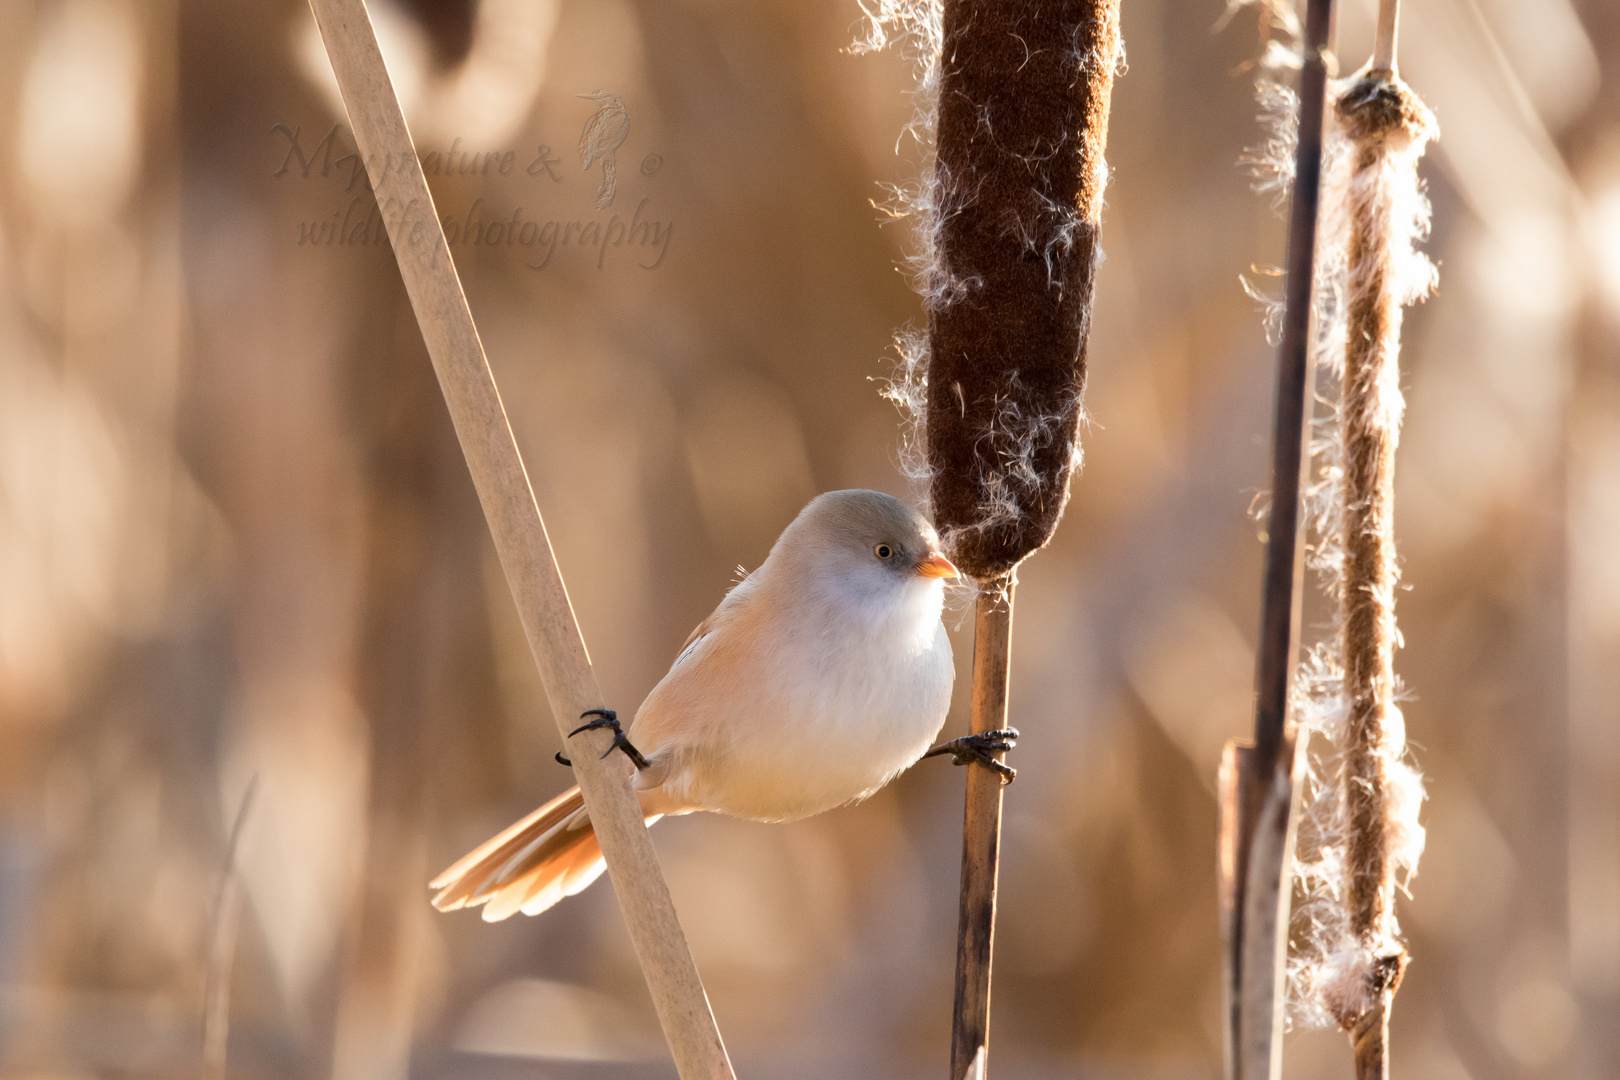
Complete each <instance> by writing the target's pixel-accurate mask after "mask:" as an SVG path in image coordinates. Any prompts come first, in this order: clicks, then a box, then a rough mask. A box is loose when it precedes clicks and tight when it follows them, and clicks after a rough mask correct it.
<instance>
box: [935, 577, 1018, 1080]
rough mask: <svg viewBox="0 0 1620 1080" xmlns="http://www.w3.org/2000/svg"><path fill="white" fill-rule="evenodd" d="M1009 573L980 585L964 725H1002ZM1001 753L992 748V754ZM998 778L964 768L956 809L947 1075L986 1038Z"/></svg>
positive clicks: (975, 1055) (981, 1059) (958, 1073)
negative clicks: (958, 881) (958, 878)
mask: <svg viewBox="0 0 1620 1080" xmlns="http://www.w3.org/2000/svg"><path fill="white" fill-rule="evenodd" d="M1015 584H1016V583H1015V582H1014V581H1013V579H1012V575H1010V574H1009V575H1008V576H1007V578H1006V579H1005V580H1003V581H998V582H992V583H990V587H989V588H986V589H983V590H981V591H980V593H979V595H978V597H977V599H976V601H975V610H974V620H973V700H972V704H971V706H970V710H969V718H968V723H969V729H968V730H969V731H970V732H971V733H972V734H974V735H978V734H980V733H981V732H986V731H997V730H1000V729H1002V728H1005V727H1006V726H1007V673H1008V663H1009V661H1010V659H1011V649H1012V616H1013V586H1014V585H1015ZM1005 757H1006V754H1005V753H1002V754H997V755H996V758H997V760H1003V759H1005ZM1005 786H1006V785H1004V784H1003V783H1002V782H1001V777H1000V776H998V775H997V774H995V773H993V772H991V771H990V770H989V769H983V768H971V769H969V770H968V771H967V793H966V796H965V798H964V800H963V812H962V892H961V902H960V910H959V912H958V932H957V939H956V1001H955V1010H954V1015H953V1017H952V1023H951V1076H952V1077H963V1076H969V1075H970V1074H971V1071H972V1070H973V1069H974V1068H977V1069H978V1073H979V1076H980V1078H981V1080H982V1078H983V1076H984V1070H985V1056H986V1054H987V1053H988V1052H989V1045H990V966H991V959H992V957H991V953H992V951H993V946H994V938H995V928H996V879H997V871H998V869H999V866H1000V852H1001V798H1002V789H1003V788H1004V787H1005Z"/></svg>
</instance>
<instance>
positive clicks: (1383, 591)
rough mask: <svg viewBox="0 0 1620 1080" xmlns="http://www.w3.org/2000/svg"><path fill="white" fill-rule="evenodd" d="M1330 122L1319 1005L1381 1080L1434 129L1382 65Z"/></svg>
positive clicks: (1392, 942)
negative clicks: (1412, 268) (1336, 579)
mask: <svg viewBox="0 0 1620 1080" xmlns="http://www.w3.org/2000/svg"><path fill="white" fill-rule="evenodd" d="M1384 7H1385V8H1387V9H1391V12H1390V14H1389V15H1388V17H1387V22H1388V24H1389V26H1390V27H1391V30H1392V31H1393V26H1394V14H1393V10H1392V9H1393V8H1394V7H1395V5H1394V3H1393V2H1391V0H1386V2H1385V4H1384ZM1385 21H1386V20H1385V18H1384V17H1383V15H1382V14H1381V17H1380V23H1381V24H1382V23H1384V22H1385ZM1389 59H1390V61H1391V62H1392V61H1393V55H1392V54H1391V56H1390V57H1389ZM1376 63H1377V61H1376V60H1375V64H1376ZM1338 114H1339V119H1340V122H1341V123H1342V124H1343V125H1344V128H1345V131H1346V134H1347V136H1348V137H1349V139H1350V140H1351V145H1352V148H1353V149H1352V155H1353V168H1354V173H1353V175H1352V179H1351V182H1350V187H1349V219H1350V240H1349V255H1348V290H1347V302H1346V336H1345V353H1344V380H1343V389H1342V393H1341V399H1340V403H1339V422H1340V432H1341V447H1342V449H1341V460H1342V467H1343V478H1342V480H1341V481H1340V483H1341V485H1342V487H1341V495H1340V507H1341V511H1340V513H1341V529H1342V532H1341V538H1340V539H1341V544H1342V546H1343V552H1344V555H1343V576H1342V580H1341V584H1340V635H1341V638H1340V648H1341V656H1342V660H1341V663H1342V667H1343V671H1344V676H1343V677H1344V698H1345V701H1346V703H1347V705H1348V713H1347V716H1346V718H1345V734H1344V749H1343V766H1342V774H1341V777H1340V791H1339V797H1340V798H1341V799H1342V804H1343V812H1344V815H1345V822H1346V825H1347V834H1346V837H1345V863H1346V879H1347V880H1346V892H1345V904H1346V908H1347V915H1348V920H1347V923H1348V925H1347V930H1348V934H1349V936H1350V939H1351V942H1352V943H1353V945H1352V947H1353V948H1354V949H1355V950H1357V951H1358V953H1359V955H1356V954H1354V953H1352V954H1350V955H1349V956H1346V957H1344V958H1342V959H1341V965H1342V966H1343V968H1344V970H1343V974H1342V975H1341V976H1340V985H1339V987H1338V988H1337V992H1336V993H1335V994H1334V995H1333V997H1332V998H1331V999H1330V1005H1331V1006H1332V1007H1333V1009H1334V1012H1335V1015H1336V1018H1337V1019H1338V1021H1339V1023H1340V1024H1341V1025H1342V1026H1344V1028H1345V1029H1346V1030H1347V1031H1348V1032H1349V1033H1350V1037H1351V1041H1352V1043H1353V1045H1354V1048H1355V1058H1356V1076H1357V1078H1358V1080H1385V1078H1387V1076H1388V1054H1387V1051H1386V1047H1385V1043H1386V1039H1387V1035H1388V1030H1389V1007H1390V1003H1391V1000H1392V998H1393V996H1394V993H1395V989H1396V987H1397V986H1399V984H1400V979H1401V973H1402V971H1403V970H1404V969H1405V966H1406V961H1407V953H1406V949H1405V945H1404V944H1403V943H1402V941H1401V940H1400V936H1399V928H1398V926H1397V925H1396V922H1395V914H1394V904H1395V886H1396V873H1397V870H1398V869H1400V868H1401V867H1402V865H1403V864H1408V865H1407V868H1408V869H1410V865H1409V863H1410V861H1411V860H1413V859H1415V855H1413V854H1411V853H1409V852H1407V851H1403V850H1401V848H1402V845H1405V844H1408V843H1409V841H1408V839H1407V838H1408V837H1409V836H1410V834H1411V832H1412V827H1413V825H1415V822H1409V821H1408V820H1406V819H1407V818H1408V817H1413V816H1415V812H1416V799H1415V798H1414V797H1413V794H1412V792H1411V790H1410V789H1411V788H1412V786H1413V785H1414V784H1415V782H1416V781H1415V778H1414V774H1412V772H1411V770H1410V768H1409V767H1407V766H1406V765H1405V763H1404V760H1403V759H1404V757H1405V754H1406V743H1405V727H1404V722H1403V721H1402V719H1401V716H1400V711H1399V709H1398V708H1397V707H1396V705H1395V695H1396V691H1397V688H1398V687H1397V682H1396V679H1395V667H1394V656H1395V648H1396V645H1397V642H1398V636H1397V632H1396V628H1395V587H1396V581H1397V577H1398V571H1397V566H1396V559H1395V529H1394V481H1395V450H1396V444H1397V442H1398V441H1399V435H1400V424H1401V413H1402V409H1403V402H1402V398H1401V391H1400V362H1399V357H1400V331H1401V308H1402V305H1403V304H1404V303H1406V302H1408V301H1409V299H1410V298H1411V292H1412V290H1411V287H1410V284H1409V275H1408V274H1407V273H1406V266H1405V265H1404V262H1405V259H1406V258H1409V257H1410V250H1411V223H1410V214H1409V213H1404V212H1405V211H1406V206H1407V204H1408V203H1409V202H1410V200H1411V199H1412V198H1413V197H1414V196H1415V195H1416V183H1417V182H1416V173H1415V169H1416V159H1417V155H1418V154H1420V153H1421V152H1422V148H1423V145H1424V144H1425V143H1426V142H1427V141H1428V139H1430V138H1431V137H1433V134H1434V122H1433V118H1432V117H1431V116H1430V115H1429V112H1428V110H1427V109H1426V108H1424V106H1423V104H1422V102H1420V101H1419V100H1418V99H1417V97H1416V96H1415V95H1414V94H1413V93H1412V92H1411V91H1410V90H1409V89H1408V88H1407V87H1406V85H1405V84H1404V83H1402V82H1401V81H1400V79H1399V78H1398V77H1397V76H1396V75H1395V73H1394V71H1393V70H1392V68H1391V67H1390V66H1383V67H1377V66H1375V67H1374V68H1373V69H1371V70H1369V72H1368V73H1367V74H1366V75H1365V76H1363V77H1362V78H1361V79H1359V80H1357V82H1356V83H1355V84H1354V85H1353V86H1351V87H1350V89H1349V90H1348V91H1346V92H1345V93H1344V94H1343V95H1342V96H1341V97H1340V98H1339V101H1338ZM1403 218H1404V220H1403ZM1352 957H1353V959H1354V961H1355V962H1354V963H1347V962H1346V961H1348V960H1350V959H1351V958H1352ZM1358 983H1359V985H1357V984H1358Z"/></svg>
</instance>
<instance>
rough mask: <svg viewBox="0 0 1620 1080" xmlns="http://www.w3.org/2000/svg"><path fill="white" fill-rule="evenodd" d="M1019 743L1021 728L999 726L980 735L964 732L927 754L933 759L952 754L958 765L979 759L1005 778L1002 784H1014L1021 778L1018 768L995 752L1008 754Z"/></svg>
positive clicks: (926, 755) (952, 759)
mask: <svg viewBox="0 0 1620 1080" xmlns="http://www.w3.org/2000/svg"><path fill="white" fill-rule="evenodd" d="M1017 745H1018V729H1017V728H997V729H996V730H994V731H981V732H979V733H978V734H977V735H964V736H962V737H961V738H960V739H952V740H951V741H950V742H945V743H940V744H939V745H938V746H936V747H934V748H933V749H932V750H930V751H928V753H926V754H924V755H923V757H925V758H931V757H935V756H937V755H939V754H949V755H951V761H952V763H953V764H956V765H966V764H967V763H968V762H970V761H971V762H976V763H978V764H980V765H983V766H984V767H985V768H987V769H989V770H990V771H991V772H993V773H995V774H996V775H997V776H999V777H1001V783H1002V786H1003V787H1005V786H1006V785H1008V784H1010V783H1012V782H1013V781H1014V780H1016V779H1017V778H1018V770H1017V769H1015V768H1013V767H1012V766H1011V765H1007V764H1005V763H1003V762H1000V761H997V760H996V759H995V758H994V757H992V756H991V755H993V754H1000V753H1005V752H1006V751H1008V750H1011V749H1012V748H1013V747H1015V746H1017Z"/></svg>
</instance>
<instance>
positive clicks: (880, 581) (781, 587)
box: [431, 491, 1017, 922]
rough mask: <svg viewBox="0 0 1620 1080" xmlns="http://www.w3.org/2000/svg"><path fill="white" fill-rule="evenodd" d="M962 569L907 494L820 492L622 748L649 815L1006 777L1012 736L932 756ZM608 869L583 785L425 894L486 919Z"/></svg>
mask: <svg viewBox="0 0 1620 1080" xmlns="http://www.w3.org/2000/svg"><path fill="white" fill-rule="evenodd" d="M952 577H956V568H955V567H954V566H952V565H951V563H950V561H949V560H948V559H946V558H945V556H944V555H942V554H940V550H939V537H938V535H937V534H936V533H935V532H934V529H933V527H932V526H931V525H929V523H928V522H927V521H926V520H925V519H924V518H923V517H922V515H921V514H919V513H917V512H916V511H915V510H913V509H911V508H910V507H908V506H907V505H905V504H904V503H902V502H900V501H899V500H898V499H894V498H891V497H890V496H888V495H883V494H880V493H879V492H875V491H834V492H830V493H828V494H826V495H822V496H820V497H819V498H817V499H815V500H813V501H812V502H811V503H810V504H809V505H808V506H806V507H805V508H804V510H803V511H802V512H801V513H800V514H799V516H798V517H797V518H796V519H795V520H794V521H793V523H792V524H790V525H789V526H788V527H787V529H786V530H785V531H784V532H783V533H782V535H781V538H780V539H778V540H777V541H776V544H775V546H774V547H772V548H771V552H770V555H769V557H767V558H766V560H765V562H764V564H763V565H761V566H760V568H759V569H758V570H756V571H754V572H753V573H752V574H750V575H748V577H746V578H745V579H744V580H743V581H742V582H741V583H740V584H738V585H737V587H736V588H734V589H732V590H731V592H730V593H729V594H728V595H727V596H726V598H725V599H724V600H723V601H722V602H721V604H720V606H719V607H718V608H716V609H715V611H714V614H712V615H710V616H709V617H708V618H707V619H705V620H704V621H703V623H702V624H701V625H699V626H698V628H697V629H696V630H694V631H693V632H692V636H691V637H690V638H688V639H687V642H686V644H685V646H684V647H682V649H681V651H680V654H679V655H678V656H677V657H676V658H675V663H674V665H673V666H672V667H671V668H670V670H669V674H667V675H665V676H664V678H663V680H662V681H661V682H659V683H658V685H657V686H655V687H654V688H653V691H652V693H650V694H649V695H647V700H646V701H644V702H643V703H642V705H641V708H640V710H638V711H637V713H636V718H635V721H634V722H633V723H632V724H631V726H630V730H629V732H628V733H627V734H624V733H621V734H620V736H619V739H618V741H617V742H616V743H615V748H621V749H623V750H624V752H625V759H626V767H627V768H628V767H629V763H630V762H634V763H635V766H636V772H635V778H634V786H635V789H636V793H637V795H638V797H639V799H640V801H641V809H642V813H643V814H644V815H645V817H646V820H647V823H648V824H649V825H650V824H652V823H653V822H654V821H656V820H658V818H660V817H662V816H664V815H665V814H689V813H692V812H693V811H695V810H712V811H715V812H717V813H722V814H730V815H732V816H734V817H740V818H748V819H751V820H755V821H792V820H794V819H796V818H802V817H808V816H810V815H812V814H819V813H821V812H822V811H824V810H831V809H833V808H834V807H837V806H842V805H844V804H845V803H850V802H854V801H856V800H858V799H862V798H865V797H866V796H868V795H870V794H872V793H873V792H874V791H877V790H878V789H879V788H881V787H882V786H883V785H884V784H887V783H888V782H889V781H890V780H892V779H894V777H895V776H897V775H899V773H901V772H902V771H903V770H905V769H906V768H907V767H908V766H910V765H912V764H913V763H914V762H916V761H917V760H918V759H919V758H921V757H924V756H925V755H927V756H931V755H932V754H934V753H947V752H948V753H951V754H952V755H953V756H954V757H955V758H956V760H957V763H958V764H963V763H966V762H968V761H979V762H983V763H985V764H986V765H988V766H989V767H991V768H994V769H996V770H997V771H998V772H1001V773H1002V775H1003V777H1004V779H1005V778H1007V777H1008V776H1009V774H1010V772H1011V770H1008V769H1007V767H1006V766H1004V765H1002V764H1001V763H1000V762H997V761H995V759H994V758H993V757H991V756H990V754H991V752H993V751H998V750H1005V749H1007V748H1009V747H1010V746H1011V745H1012V742H1013V740H1015V739H1016V738H1017V732H1016V731H1013V730H1012V729H1006V730H1003V731H993V732H987V733H985V734H983V735H980V736H969V737H967V738H965V739H957V740H954V741H953V742H950V743H946V744H945V745H944V746H941V747H938V748H936V749H935V750H933V751H930V750H929V749H928V746H929V743H931V742H932V741H933V739H934V736H935V735H936V734H938V732H939V729H940V727H941V725H942V724H943V723H944V721H945V714H946V711H947V709H948V708H949V707H950V701H951V684H952V682H953V680H954V677H955V668H954V665H953V664H952V661H951V646H950V641H949V640H948V639H947V638H946V636H945V627H944V625H943V623H942V622H941V620H940V613H941V610H942V607H943V604H944V591H945V588H944V579H945V578H952ZM591 715H595V716H596V717H597V718H596V719H595V720H593V721H592V723H590V724H588V725H586V726H587V727H597V726H606V727H613V728H614V729H615V730H617V727H618V725H617V721H616V719H615V718H614V717H613V714H612V713H610V712H607V711H606V710H593V712H592V713H589V714H587V716H591ZM580 730H584V729H583V728H581V729H580ZM577 733H578V732H577V731H576V732H575V734H577ZM609 752H610V753H611V752H612V751H611V750H610V751H609ZM559 756H560V755H559ZM603 869H604V864H603V861H602V849H601V848H600V846H598V844H597V840H596V834H595V832H594V831H593V830H592V828H591V823H590V818H589V817H588V816H587V814H586V812H585V809H584V801H583V800H582V798H581V797H580V792H579V788H577V787H576V788H572V789H570V790H569V791H567V792H564V793H563V794H562V795H559V796H558V797H557V798H555V799H553V800H551V802H549V803H547V804H546V805H544V806H542V807H541V808H540V809H538V810H536V811H535V812H534V813H532V814H530V815H529V816H528V817H526V818H524V819H523V820H522V821H519V822H518V823H517V824H515V825H513V826H512V827H511V828H509V829H507V830H506V831H505V832H503V833H501V834H500V835H498V836H496V837H494V838H493V839H491V840H489V841H487V842H486V843H484V844H483V845H482V846H480V847H479V848H477V849H476V850H475V851H473V852H472V853H471V854H469V855H467V856H466V857H465V858H463V859H462V860H461V861H460V862H457V863H456V864H455V865H454V866H452V867H450V869H448V870H446V871H445V872H444V873H443V874H441V875H439V877H438V878H437V879H435V880H434V881H433V883H432V886H431V887H432V888H434V889H437V890H439V892H438V894H437V895H436V896H435V897H434V898H433V903H434V906H436V907H438V908H439V909H440V910H441V911H452V910H455V909H456V908H461V907H467V906H470V905H477V904H484V905H486V906H485V908H484V918H485V920H487V921H489V922H494V921H496V920H499V919H504V918H506V917H507V916H509V915H511V914H512V913H514V912H516V911H522V912H524V913H525V914H528V915H534V914H538V913H539V912H542V911H544V910H546V909H547V908H549V907H551V905H553V904H555V903H556V902H557V901H558V900H560V899H562V897H564V896H569V895H572V894H574V893H577V892H579V891H580V890H581V889H583V888H585V887H586V886H587V885H589V884H590V883H591V882H592V881H595V880H596V878H597V877H598V876H599V875H600V874H601V873H602V870H603Z"/></svg>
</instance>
